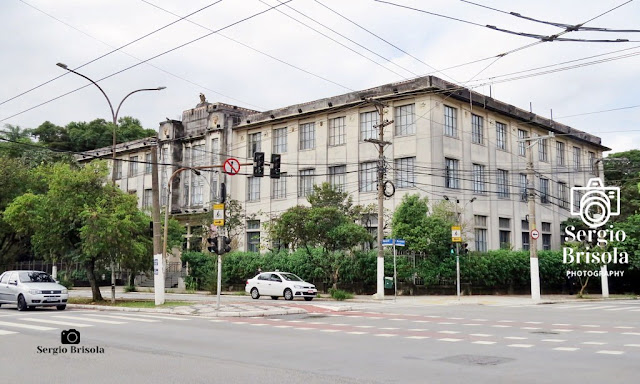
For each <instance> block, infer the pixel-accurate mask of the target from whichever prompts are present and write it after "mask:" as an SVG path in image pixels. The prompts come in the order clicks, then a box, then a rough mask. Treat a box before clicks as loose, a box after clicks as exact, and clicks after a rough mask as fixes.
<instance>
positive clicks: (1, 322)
mask: <svg viewBox="0 0 640 384" xmlns="http://www.w3.org/2000/svg"><path fill="white" fill-rule="evenodd" d="M0 325H2V326H5V327H15V328H25V329H33V330H35V331H51V330H54V329H58V328H57V327H56V328H52V327H43V326H40V325H31V324H22V323H10V322H8V321H0Z"/></svg>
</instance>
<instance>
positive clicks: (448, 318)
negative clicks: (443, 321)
mask: <svg viewBox="0 0 640 384" xmlns="http://www.w3.org/2000/svg"><path fill="white" fill-rule="evenodd" d="M447 320H464V319H463V318H462V317H447Z"/></svg>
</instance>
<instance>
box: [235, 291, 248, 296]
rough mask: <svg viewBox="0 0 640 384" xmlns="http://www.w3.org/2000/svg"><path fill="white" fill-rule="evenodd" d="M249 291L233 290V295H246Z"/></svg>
mask: <svg viewBox="0 0 640 384" xmlns="http://www.w3.org/2000/svg"><path fill="white" fill-rule="evenodd" d="M246 295H247V292H245V291H238V292H233V296H246Z"/></svg>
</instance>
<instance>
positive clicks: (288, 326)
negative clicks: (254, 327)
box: [273, 325, 293, 328]
mask: <svg viewBox="0 0 640 384" xmlns="http://www.w3.org/2000/svg"><path fill="white" fill-rule="evenodd" d="M273 328H293V325H274V326H273Z"/></svg>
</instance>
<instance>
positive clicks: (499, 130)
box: [496, 121, 507, 151]
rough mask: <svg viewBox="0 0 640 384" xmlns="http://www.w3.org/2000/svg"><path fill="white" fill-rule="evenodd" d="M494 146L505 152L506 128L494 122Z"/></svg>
mask: <svg viewBox="0 0 640 384" xmlns="http://www.w3.org/2000/svg"><path fill="white" fill-rule="evenodd" d="M496 146H497V147H498V149H504V150H505V151H506V150H507V126H506V125H505V124H503V123H499V122H497V121H496Z"/></svg>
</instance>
